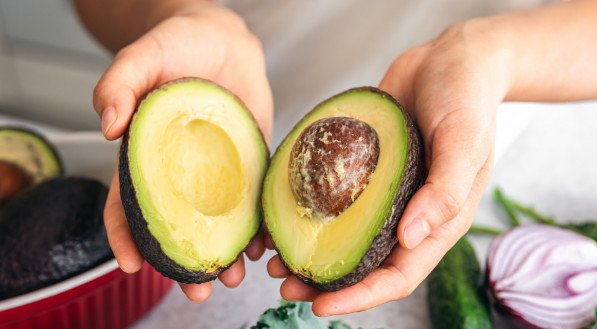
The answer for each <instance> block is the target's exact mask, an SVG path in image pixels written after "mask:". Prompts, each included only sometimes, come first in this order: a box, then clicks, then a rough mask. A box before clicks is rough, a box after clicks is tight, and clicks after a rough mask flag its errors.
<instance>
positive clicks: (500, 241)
mask: <svg viewBox="0 0 597 329" xmlns="http://www.w3.org/2000/svg"><path fill="white" fill-rule="evenodd" d="M525 230H526V231H528V234H522V233H526V232H525ZM513 232H518V233H516V234H517V235H518V236H515V237H516V238H515V239H514V238H513V237H512V234H513ZM538 232H541V233H543V234H539V235H537V233H538ZM529 234H534V236H533V237H531V238H530V239H532V242H529V243H535V244H536V243H537V242H538V241H540V242H544V244H540V245H539V247H538V248H536V249H533V248H530V247H528V246H527V245H526V243H524V244H521V245H519V247H520V248H519V249H516V250H515V253H514V254H511V253H505V254H504V253H503V252H502V253H501V254H500V255H502V256H511V257H510V258H509V259H497V258H496V257H495V255H496V253H497V250H498V249H499V248H509V247H510V246H511V245H512V243H516V242H517V241H515V240H518V243H520V242H521V241H520V239H524V238H525V236H528V235H529ZM541 239H544V240H545V241H541ZM555 241H557V242H555ZM562 241H563V242H562ZM564 242H565V243H564ZM550 243H551V245H550ZM560 243H561V244H562V245H566V244H568V243H574V244H575V246H576V245H578V246H579V248H578V249H579V250H580V249H581V248H588V249H590V251H592V252H593V254H594V250H593V249H592V247H591V243H593V245H594V248H595V249H596V250H597V244H596V243H595V241H593V240H591V239H589V238H587V237H584V236H582V235H580V234H577V233H574V232H572V231H570V230H566V229H562V228H557V227H553V226H549V225H542V224H532V225H523V226H519V227H517V228H514V229H512V230H509V231H507V232H506V233H504V234H502V235H500V236H499V237H498V238H497V239H496V240H494V242H493V243H492V245H491V247H490V251H489V257H488V258H487V267H486V272H485V280H486V284H487V288H488V290H489V297H490V300H491V302H492V304H493V305H494V308H495V309H496V311H497V312H498V313H499V314H501V315H503V316H504V317H505V318H506V319H507V320H508V321H509V323H510V325H511V326H513V327H516V328H523V329H545V328H558V329H577V328H578V329H581V328H585V327H586V326H588V325H590V324H591V323H592V322H594V321H595V311H594V310H595V307H596V306H597V287H593V288H589V289H588V290H587V291H583V292H582V293H584V294H585V295H586V296H585V297H586V298H587V303H588V304H592V305H589V306H591V307H590V309H591V311H590V312H584V311H582V312H580V311H579V310H578V309H575V310H574V311H572V313H571V314H566V316H567V318H568V319H569V320H570V319H578V321H576V323H575V324H571V323H569V324H559V323H555V322H556V321H557V319H555V318H554V319H553V320H554V321H550V322H548V323H549V324H548V325H544V324H537V323H534V322H532V321H530V320H529V319H527V318H526V317H525V315H524V314H523V312H520V311H519V310H517V309H515V308H514V307H511V306H510V305H509V302H508V301H507V300H504V299H503V298H502V297H501V296H500V291H498V288H496V285H497V284H498V283H500V281H501V283H502V290H508V289H507V288H511V285H510V286H506V289H504V286H503V283H504V281H508V280H509V279H510V280H511V276H514V275H516V274H518V273H517V272H521V273H523V274H524V271H521V267H522V266H524V265H525V264H526V263H527V262H530V261H532V260H529V258H532V256H535V257H536V256H537V254H535V255H533V254H532V253H533V252H536V253H541V252H544V253H545V252H546V251H545V250H544V249H543V250H541V248H543V247H544V246H545V245H550V246H551V247H553V248H555V249H557V248H560V246H559V244H560ZM525 247H526V249H525ZM503 250H507V249H503ZM537 250H539V251H537ZM550 250H551V251H552V252H553V253H555V252H556V251H555V250H552V249H550ZM583 250H584V249H583ZM519 253H528V254H527V257H525V258H523V259H524V260H523V261H521V259H520V258H518V259H516V257H517V256H519ZM593 254H591V255H593ZM547 255H549V253H547ZM573 256H574V255H571V256H570V257H569V258H566V259H564V258H562V262H563V263H565V264H566V266H563V267H562V268H566V269H567V270H569V271H570V273H571V274H578V273H589V275H591V273H597V272H595V271H596V270H597V259H595V258H594V257H593V258H590V259H589V261H588V262H583V263H579V264H577V265H578V271H579V272H574V271H575V268H573V267H572V266H570V267H568V266H569V265H570V261H571V259H574V257H573ZM519 257H520V256H519ZM541 259H542V260H545V258H541ZM509 261H512V262H509ZM535 261H536V260H535ZM517 262H521V263H520V264H519V265H520V266H519V267H518V268H516V267H514V273H513V272H512V267H510V269H509V270H508V264H515V263H517ZM495 264H499V266H498V268H500V269H499V270H496V269H495V266H494V265H495ZM504 264H505V265H504ZM527 265H528V264H527ZM531 265H532V264H531ZM535 265H536V266H538V268H539V269H540V270H541V269H543V268H542V267H545V264H544V263H539V264H538V265H537V264H535ZM572 265H574V264H572ZM549 266H553V263H550V264H548V265H547V267H548V268H549ZM505 269H506V270H505ZM526 271H528V269H526ZM495 272H498V273H497V274H496V273H495ZM504 272H506V273H504ZM539 273H542V272H539ZM500 274H502V276H500ZM538 275H540V274H538ZM496 276H497V277H496ZM531 281H532V279H531ZM517 283H519V282H517ZM562 284H564V283H562V282H561V280H560V281H557V279H554V287H555V286H556V285H562ZM514 286H516V285H515V284H514ZM530 286H533V283H532V282H531V283H530ZM508 292H512V291H508ZM516 293H521V292H520V291H518V292H516ZM524 293H528V295H527V296H525V297H531V298H535V297H536V298H537V300H539V303H541V301H540V300H541V299H543V298H545V299H550V298H554V297H553V296H549V293H548V292H545V291H540V290H538V291H531V292H528V291H525V292H524ZM574 293H575V292H573V291H571V290H570V294H571V296H564V297H562V303H563V299H564V298H566V297H574V296H576V295H574ZM579 294H580V293H579ZM531 295H536V296H534V297H532V296H531ZM552 302H553V299H552ZM588 304H583V306H584V305H588ZM558 305H560V304H558ZM543 306H545V305H543ZM552 306H553V305H552ZM549 307H551V306H546V309H545V310H543V311H546V312H549V311H551V310H552V309H551V308H550V309H549V310H548V309H547V308H549ZM587 308H588V306H587ZM558 311H559V312H562V310H561V309H554V313H555V312H558ZM574 312H578V314H576V313H574ZM528 315H529V314H527V316H528ZM532 316H535V317H537V316H538V315H537V314H532ZM591 316H592V318H591ZM544 322H545V321H544ZM572 322H574V321H572Z"/></svg>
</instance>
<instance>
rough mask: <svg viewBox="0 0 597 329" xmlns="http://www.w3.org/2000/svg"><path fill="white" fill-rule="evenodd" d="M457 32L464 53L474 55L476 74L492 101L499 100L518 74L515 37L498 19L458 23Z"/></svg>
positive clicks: (499, 18)
mask: <svg viewBox="0 0 597 329" xmlns="http://www.w3.org/2000/svg"><path fill="white" fill-rule="evenodd" d="M461 24H462V26H461V27H460V30H461V31H460V32H461V33H462V34H463V39H464V40H463V41H464V43H466V46H467V48H468V51H469V52H470V53H471V54H474V55H473V56H475V57H476V58H475V59H474V60H473V62H476V63H477V65H478V66H479V68H477V69H479V71H480V72H483V74H484V75H485V81H487V82H488V83H489V85H488V86H487V87H488V88H489V89H490V90H491V91H492V92H493V96H494V100H495V101H496V102H501V101H503V100H504V99H505V98H506V97H507V96H508V93H509V92H510V90H511V88H512V86H513V83H514V81H515V79H516V76H517V75H518V74H519V70H520V69H519V67H518V65H517V63H518V62H517V57H518V56H519V52H518V47H517V45H516V42H515V41H516V37H515V35H513V34H512V31H511V30H510V29H509V28H507V26H504V24H503V22H502V18H501V16H493V17H486V18H477V19H472V20H469V21H466V22H464V23H461Z"/></svg>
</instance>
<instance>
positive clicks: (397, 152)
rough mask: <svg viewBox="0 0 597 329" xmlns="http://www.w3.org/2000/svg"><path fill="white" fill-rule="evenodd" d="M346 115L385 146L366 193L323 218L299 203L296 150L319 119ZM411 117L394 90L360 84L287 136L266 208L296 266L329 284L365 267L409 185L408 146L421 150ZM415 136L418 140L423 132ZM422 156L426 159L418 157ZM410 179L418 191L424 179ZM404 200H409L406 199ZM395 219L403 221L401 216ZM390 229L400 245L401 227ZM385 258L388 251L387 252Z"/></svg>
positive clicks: (267, 189)
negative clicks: (291, 171) (293, 183)
mask: <svg viewBox="0 0 597 329" xmlns="http://www.w3.org/2000/svg"><path fill="white" fill-rule="evenodd" d="M342 116H345V117H351V118H355V119H358V120H361V121H363V122H365V123H367V124H368V125H369V126H371V127H372V128H373V129H374V130H375V131H376V132H377V135H378V137H379V149H380V153H379V158H378V162H377V167H376V169H375V172H374V173H373V176H372V178H371V180H370V181H369V183H368V185H367V187H366V188H365V189H364V190H363V192H362V194H361V195H360V196H359V197H358V198H357V199H356V200H355V201H354V203H353V204H352V205H350V206H349V207H348V208H347V209H346V210H345V211H344V212H342V213H341V214H340V215H338V216H337V217H336V218H335V219H333V220H331V221H321V220H317V219H313V218H309V216H307V215H305V213H304V211H301V209H300V207H297V203H296V200H295V198H294V196H293V194H292V191H291V188H290V185H289V183H288V162H289V159H290V153H291V149H292V146H293V145H294V143H295V141H296V139H297V138H298V136H299V135H300V133H301V132H302V131H303V130H304V129H305V128H306V127H307V126H308V125H310V124H311V123H312V122H314V121H316V120H319V119H321V118H326V117H342ZM409 120H410V119H409V118H407V117H405V115H404V113H403V112H402V111H401V110H400V108H399V107H398V104H397V103H396V102H395V101H394V100H393V99H392V98H391V97H390V96H389V95H387V94H385V93H383V92H380V91H379V90H376V89H374V88H357V89H353V90H349V91H347V92H345V93H342V94H340V95H338V96H335V97H333V98H331V99H330V100H328V101H325V102H323V103H321V104H320V105H318V106H317V107H316V108H315V109H314V110H313V111H312V112H311V113H309V114H308V115H307V116H306V117H305V118H304V119H303V120H302V121H301V122H299V124H297V126H296V127H295V128H294V129H293V130H292V132H291V133H290V134H289V135H288V136H287V137H286V139H285V140H284V141H283V142H282V144H281V145H280V146H279V148H278V150H277V151H276V154H275V155H274V157H273V159H272V161H271V163H270V169H269V170H268V174H267V176H266V179H265V182H264V192H263V209H264V215H265V222H266V225H267V228H268V231H269V232H270V234H271V236H272V239H273V241H274V244H275V246H276V249H277V250H278V252H279V253H280V255H281V257H282V260H283V261H284V263H285V264H286V266H287V267H289V269H290V270H291V271H293V272H294V273H295V274H298V275H299V276H300V277H302V278H303V279H305V280H306V281H307V282H309V283H314V284H315V286H318V287H319V288H322V289H325V290H328V289H327V288H330V287H326V285H327V284H331V283H332V282H334V281H335V280H339V279H341V278H343V277H345V276H347V275H349V274H351V273H352V272H353V271H355V270H357V267H358V266H359V265H363V264H361V263H362V261H363V259H364V256H365V255H366V254H367V252H368V251H369V250H370V248H372V245H374V247H376V244H375V243H374V239H375V238H376V237H377V236H379V235H380V234H382V233H383V232H382V229H387V228H386V226H387V225H386V224H387V223H388V222H389V221H390V219H391V218H392V216H395V215H396V214H395V213H394V212H395V211H398V210H396V209H395V204H396V200H397V198H400V196H399V194H400V193H399V191H401V190H402V189H401V185H403V183H405V182H404V177H406V176H405V175H404V171H405V164H406V163H407V160H409V159H410V158H409V154H408V152H409V151H410V152H415V151H414V150H411V149H410V146H409V145H411V144H410V141H409V139H411V138H413V134H412V131H411V130H410V129H409V125H412V123H411V122H410V121H409ZM414 137H417V138H418V135H416V136H414ZM417 152H418V150H417ZM416 160H417V161H418V160H420V159H419V156H417V159H416ZM415 162H416V161H415ZM421 168H422V166H419V165H415V170H414V171H413V172H412V173H411V172H409V173H408V175H411V176H412V175H414V176H421V174H422V172H421ZM409 170H410V169H409ZM408 181H409V182H414V184H411V185H413V186H412V187H410V185H409V188H408V189H410V190H411V191H407V192H408V193H407V194H412V193H414V190H415V189H416V187H418V186H419V184H420V181H421V179H420V177H409V179H408ZM409 184H410V183H409ZM408 189H407V190H408ZM403 203H404V205H405V203H406V202H403ZM404 205H403V206H404ZM401 211H402V210H399V212H400V213H401ZM398 215H399V214H398ZM394 221H395V222H396V223H397V219H396V218H394ZM394 230H395V228H394ZM389 235H391V236H393V241H394V243H395V241H396V240H395V232H393V233H389ZM389 240H392V239H391V238H389ZM384 244H386V243H384ZM387 247H388V246H384V248H386V249H388V248H387ZM388 252H389V249H388ZM385 256H387V254H386V255H384V257H383V258H385ZM373 258H379V257H373ZM377 260H378V261H379V262H380V261H381V260H379V259H377ZM366 266H369V265H366ZM376 266H377V265H376ZM370 270H371V269H367V271H370ZM358 276H361V277H362V275H358ZM348 281H350V282H349V284H353V283H355V282H354V280H348ZM348 281H347V282H346V283H348ZM344 285H345V283H342V284H340V285H339V286H336V287H331V288H330V289H329V290H337V289H339V288H342V286H344Z"/></svg>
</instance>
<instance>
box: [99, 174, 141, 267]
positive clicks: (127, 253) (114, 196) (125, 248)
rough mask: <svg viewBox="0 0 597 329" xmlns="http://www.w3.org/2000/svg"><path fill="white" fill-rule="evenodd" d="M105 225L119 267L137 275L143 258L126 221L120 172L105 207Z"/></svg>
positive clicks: (113, 182) (111, 187)
mask: <svg viewBox="0 0 597 329" xmlns="http://www.w3.org/2000/svg"><path fill="white" fill-rule="evenodd" d="M104 225H105V226H106V233H107V235H108V243H110V247H111V248H112V252H113V253H114V257H116V261H117V262H118V266H120V269H122V270H123V271H124V272H126V273H135V272H137V271H139V270H140V269H141V267H142V266H143V256H141V253H140V252H139V249H138V248H137V245H136V244H135V241H134V240H133V236H132V234H131V230H130V227H129V225H128V223H127V221H126V217H125V214H124V208H123V207H122V201H121V200H120V189H119V182H118V170H115V171H114V176H113V177H112V184H111V186H110V191H109V192H108V197H107V199H106V206H105V207H104Z"/></svg>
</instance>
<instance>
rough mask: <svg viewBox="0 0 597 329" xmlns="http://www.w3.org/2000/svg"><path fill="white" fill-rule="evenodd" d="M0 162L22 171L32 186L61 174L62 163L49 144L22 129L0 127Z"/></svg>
mask: <svg viewBox="0 0 597 329" xmlns="http://www.w3.org/2000/svg"><path fill="white" fill-rule="evenodd" d="M0 161H6V162H9V163H13V164H15V165H17V166H18V167H20V168H21V169H23V170H24V171H25V172H26V174H27V176H28V177H29V179H30V180H31V183H32V184H37V183H40V182H42V181H44V180H46V179H48V178H50V177H54V176H58V175H60V174H62V163H61V161H60V158H59V156H58V154H57V153H56V151H55V150H54V148H53V147H52V146H51V145H50V143H49V142H48V141H46V140H45V138H43V137H42V136H40V135H38V134H37V133H34V132H33V131H30V130H27V129H23V128H14V127H0Z"/></svg>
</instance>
